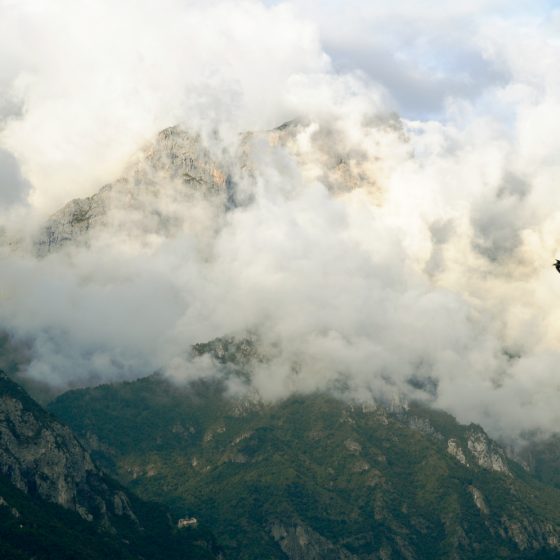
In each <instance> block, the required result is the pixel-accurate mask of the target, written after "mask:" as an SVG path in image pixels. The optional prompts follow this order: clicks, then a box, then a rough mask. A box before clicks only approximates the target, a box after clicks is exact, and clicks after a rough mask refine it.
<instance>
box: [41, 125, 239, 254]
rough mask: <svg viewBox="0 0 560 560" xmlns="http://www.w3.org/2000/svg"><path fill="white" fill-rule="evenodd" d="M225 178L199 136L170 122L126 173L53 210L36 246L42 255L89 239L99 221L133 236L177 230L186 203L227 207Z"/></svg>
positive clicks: (183, 221) (185, 221)
mask: <svg viewBox="0 0 560 560" xmlns="http://www.w3.org/2000/svg"><path fill="white" fill-rule="evenodd" d="M227 182H228V175H227V174H226V172H225V171H224V170H223V169H222V168H221V167H220V166H219V165H218V164H217V163H215V161H214V158H213V157H212V155H211V153H210V151H209V150H208V149H207V148H205V147H204V144H203V142H202V140H201V138H200V137H199V136H196V135H191V134H189V133H187V132H185V131H183V130H181V129H180V128H178V127H172V128H167V129H165V130H163V131H161V132H160V133H159V134H158V136H157V138H156V139H155V141H154V142H152V143H151V144H149V145H148V146H147V147H146V148H144V149H143V150H142V151H141V152H140V153H139V154H137V155H136V157H135V158H134V160H133V161H132V163H131V164H130V165H129V166H128V168H127V169H125V171H124V174H123V176H122V177H120V178H119V179H118V180H116V181H115V182H113V183H109V184H108V185H105V186H104V187H103V188H102V189H101V190H100V191H99V192H97V193H96V194H94V195H93V196H90V197H88V198H83V199H74V200H72V201H70V202H69V203H68V204H66V205H65V206H64V207H63V208H62V209H60V210H59V211H58V212H56V213H55V214H53V215H52V216H51V217H50V219H49V220H48V221H47V223H46V224H45V226H44V227H43V228H42V230H41V231H40V232H39V236H38V238H37V240H36V251H37V253H38V254H39V255H41V256H44V255H46V254H48V253H50V252H52V251H55V250H57V249H60V248H62V247H65V246H67V245H72V244H75V245H83V244H85V245H87V244H88V243H89V242H90V241H91V239H90V234H91V232H92V231H94V230H96V229H99V228H101V227H104V228H109V230H111V231H112V232H115V231H127V232H128V233H129V234H130V235H131V236H134V235H135V234H136V233H137V232H138V231H141V232H142V233H143V234H144V235H149V234H156V235H164V236H167V235H170V234H173V233H176V232H177V231H181V229H182V228H183V227H188V226H189V224H188V212H185V209H186V208H187V209H188V208H192V207H193V206H195V207H196V205H197V204H201V202H202V201H204V202H206V203H210V204H211V205H218V206H221V207H224V206H225V204H226V202H227ZM191 225H192V224H191Z"/></svg>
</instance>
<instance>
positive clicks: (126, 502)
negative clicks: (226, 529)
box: [0, 372, 214, 559]
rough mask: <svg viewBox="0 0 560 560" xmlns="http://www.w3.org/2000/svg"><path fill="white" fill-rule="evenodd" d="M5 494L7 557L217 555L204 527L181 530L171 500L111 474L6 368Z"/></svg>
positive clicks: (1, 387)
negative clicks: (140, 491)
mask: <svg viewBox="0 0 560 560" xmlns="http://www.w3.org/2000/svg"><path fill="white" fill-rule="evenodd" d="M0 495H1V499H0V535H2V538H1V539H0V540H1V541H2V545H1V546H2V547H4V551H5V553H6V556H3V557H6V558H10V557H14V558H17V557H18V555H20V556H21V557H33V558H92V559H93V558H100V559H101V558H108V557H111V558H131V559H132V558H141V557H142V558H146V559H147V558H154V559H157V558H177V559H179V558H182V559H186V558H213V557H214V555H213V554H212V553H211V552H210V551H209V550H207V549H209V543H210V541H209V540H208V541H207V542H205V541H204V538H202V535H201V534H200V533H198V532H197V531H187V532H185V531H176V530H174V529H173V527H172V525H171V520H170V519H169V517H168V515H167V513H166V511H165V509H164V508H162V507H160V506H158V505H154V504H148V503H145V502H142V501H141V500H139V499H138V498H136V497H135V496H133V495H131V494H130V493H128V492H127V491H126V490H125V489H124V488H123V487H122V486H121V485H119V484H118V483H116V482H114V481H112V480H111V479H109V478H108V477H107V476H105V475H104V474H103V472H102V471H101V470H100V469H99V468H98V467H97V466H96V465H95V463H94V462H93V460H92V458H91V456H90V455H89V453H88V452H87V451H86V450H85V449H84V448H83V446H82V445H81V444H80V443H79V442H78V440H77V439H76V438H75V437H74V435H73V434H72V432H71V431H70V429H69V428H67V427H66V426H64V425H62V424H61V423H60V422H58V421H57V420H55V419H54V418H53V417H52V416H51V415H50V414H48V413H47V412H46V411H45V410H43V409H42V408H41V407H40V406H39V405H38V404H37V403H36V402H35V401H33V400H32V399H31V398H30V397H29V396H28V395H27V394H26V393H25V391H24V390H23V389H22V388H21V387H19V386H18V385H16V384H15V383H13V382H12V381H11V380H10V379H9V378H8V377H7V376H6V375H5V374H4V373H1V372H0ZM197 541H200V542H201V545H198V544H197ZM0 550H2V548H0ZM8 554H9V555H8Z"/></svg>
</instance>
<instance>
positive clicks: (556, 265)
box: [552, 259, 560, 272]
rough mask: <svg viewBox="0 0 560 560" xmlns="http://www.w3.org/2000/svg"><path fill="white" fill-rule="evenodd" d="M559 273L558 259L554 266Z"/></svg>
mask: <svg viewBox="0 0 560 560" xmlns="http://www.w3.org/2000/svg"><path fill="white" fill-rule="evenodd" d="M552 266H553V267H554V268H555V269H556V270H557V271H558V272H560V261H559V260H558V259H556V262H555V263H554V264H553V265H552Z"/></svg>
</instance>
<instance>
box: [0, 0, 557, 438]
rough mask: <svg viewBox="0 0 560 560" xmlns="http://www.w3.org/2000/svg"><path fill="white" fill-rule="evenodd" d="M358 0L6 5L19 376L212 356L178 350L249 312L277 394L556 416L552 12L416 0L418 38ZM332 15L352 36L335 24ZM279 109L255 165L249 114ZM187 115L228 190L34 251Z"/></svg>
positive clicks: (494, 424)
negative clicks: (45, 225) (344, 0)
mask: <svg viewBox="0 0 560 560" xmlns="http://www.w3.org/2000/svg"><path fill="white" fill-rule="evenodd" d="M365 4H367V5H368V6H370V4H371V3H365V2H364V3H362V2H353V5H354V11H353V12H354V13H356V14H357V15H356V19H355V20H354V22H352V20H350V21H348V20H347V18H348V16H347V15H346V14H347V13H348V11H347V10H345V11H344V12H343V13H342V12H340V10H341V7H340V5H338V3H336V2H329V3H324V6H323V8H321V7H320V6H318V5H316V4H314V3H312V2H311V3H310V2H308V3H305V2H294V3H293V4H292V5H290V4H289V3H286V4H278V5H274V6H265V5H261V4H259V3H258V2H250V1H247V2H243V1H237V2H229V1H225V2H195V1H179V0H165V1H164V2H159V3H158V5H157V7H156V5H155V4H154V3H152V2H147V1H146V2H132V1H130V2H128V1H123V2H119V3H118V6H117V5H116V4H115V3H111V2H95V3H90V2H85V1H84V2H80V1H72V2H70V1H68V2H65V1H52V2H48V3H43V2H36V3H35V2H21V1H18V2H13V3H12V2H7V1H4V2H2V3H1V4H0V6H1V11H2V17H0V119H1V121H0V122H1V127H2V128H1V129H0V204H1V205H2V211H1V215H2V224H3V230H4V239H5V240H6V241H9V240H10V239H13V238H16V237H18V236H19V238H20V242H19V243H18V244H16V246H15V247H14V245H13V244H12V245H11V246H9V247H8V246H6V247H5V248H4V249H3V253H2V262H1V266H0V324H1V326H2V328H3V329H4V330H7V331H9V332H10V333H11V334H12V335H13V336H15V337H16V338H19V339H26V340H31V341H32V342H33V361H32V362H31V364H30V366H29V370H28V375H30V376H32V377H35V378H38V379H43V380H48V381H49V382H51V383H54V384H57V385H60V386H64V385H66V384H69V383H74V384H75V383H78V384H80V383H88V382H90V381H91V380H95V381H98V380H105V379H122V378H130V377H133V376H138V375H141V374H148V373H150V372H151V371H154V370H155V369H158V368H162V369H163V370H164V371H167V372H168V373H169V374H170V375H173V376H174V377H176V378H179V379H183V378H185V379H188V378H192V377H193V376H197V375H204V374H208V375H211V374H213V370H212V368H211V366H210V365H209V364H208V363H206V362H205V361H204V360H202V361H201V360H197V361H195V363H194V364H193V363H192V362H191V361H190V359H189V357H188V349H189V347H190V346H191V345H192V344H194V343H196V342H201V341H206V340H210V339H212V338H214V337H218V336H224V335H237V336H244V335H245V334H246V333H247V332H251V333H257V334H258V336H259V339H260V341H261V343H262V345H263V348H266V349H267V352H268V354H269V358H270V361H269V363H268V364H267V366H266V367H257V368H255V371H254V372H253V378H252V384H253V386H254V387H255V388H256V389H257V390H258V391H259V392H260V393H261V395H262V396H263V397H265V398H278V397H282V396H285V395H286V394H289V393H290V392H292V391H311V390H315V389H317V388H320V389H322V388H331V389H333V390H337V391H344V392H347V393H349V394H350V395H356V396H362V397H363V396H364V395H370V394H371V395H373V396H379V395H381V396H383V397H386V398H393V397H394V396H396V395H398V394H404V395H405V396H406V397H417V398H423V399H426V400H428V401H432V402H434V403H435V404H436V405H438V406H441V407H443V408H445V409H447V410H449V411H451V412H452V413H454V414H456V415H458V416H459V418H460V419H462V420H469V421H478V422H481V423H482V424H483V425H485V426H486V427H488V428H489V429H491V430H492V431H493V433H494V434H501V435H516V434H519V433H521V432H525V431H528V430H534V429H537V430H542V431H544V432H545V433H546V432H550V431H554V430H555V429H556V427H557V426H558V421H559V420H560V418H559V416H560V413H559V412H558V410H559V409H558V406H557V402H558V397H559V396H560V385H559V382H558V380H557V373H556V363H557V361H558V358H559V357H560V304H559V301H560V297H559V296H560V277H558V275H557V274H556V272H555V271H554V270H553V269H552V267H551V264H552V262H553V260H554V258H555V257H556V256H557V255H558V245H559V240H560V212H559V210H558V209H559V208H560V200H559V199H560V190H559V189H558V184H559V181H560V157H559V155H558V154H559V153H560V135H559V134H558V132H557V131H558V130H560V80H559V78H560V46H559V45H558V43H557V41H556V40H555V39H554V35H555V34H556V33H557V28H558V26H559V25H560V16H559V15H558V14H557V13H555V12H554V11H553V10H552V9H550V8H549V7H548V6H547V5H546V3H541V4H535V3H534V2H533V3H531V4H530V5H529V4H527V5H525V6H524V5H523V3H519V10H518V11H516V12H515V13H514V14H512V15H509V16H507V17H506V15H505V10H504V5H505V3H503V2H497V1H495V2H490V1H488V2H477V3H474V4H476V6H477V10H474V8H473V10H472V11H470V10H467V11H457V10H456V9H450V10H448V11H447V12H446V11H445V10H444V9H442V7H441V6H438V3H437V2H429V3H426V11H425V12H424V13H423V15H424V19H421V20H420V21H423V22H424V25H423V26H419V27H418V26H417V27H415V28H414V29H415V32H416V34H415V35H414V36H411V32H410V30H409V29H408V28H406V26H405V25H404V24H406V22H407V21H409V20H410V18H411V16H412V15H414V14H415V13H416V10H417V8H414V7H413V5H414V6H417V4H418V3H411V5H410V6H408V8H407V7H406V6H405V8H401V11H400V12H399V11H398V10H395V9H390V8H388V7H387V6H388V4H389V3H386V2H374V3H373V4H371V5H373V6H374V7H375V9H372V8H367V9H366V7H365ZM405 4H406V3H405ZM337 6H338V8H337ZM337 9H338V10H339V11H338V12H337ZM337 13H340V17H341V20H340V21H341V22H347V27H348V26H350V27H351V26H352V25H355V26H356V27H355V29H356V30H357V31H359V33H358V32H356V34H355V36H352V37H350V36H349V35H348V34H343V33H342V32H341V33H340V34H339V35H335V34H334V32H333V31H332V29H333V28H332V19H333V17H334V15H336V14H337ZM359 16H362V17H361V18H360V17H359ZM415 21H418V19H416V20H415ZM363 22H367V26H368V27H367V29H365V27H364V24H363ZM358 24H359V25H358ZM340 29H345V27H344V26H343V25H342V26H340ZM403 29H404V30H403ZM466 30H467V31H468V32H467V31H466ZM366 31H367V33H366ZM362 35H363V38H362V39H360V37H361V36H362ZM372 38H373V39H372ZM411 41H412V43H411ZM411 44H412V45H413V47H414V48H412V47H411V46H410V45H411ZM29 45H33V47H34V48H29ZM446 45H447V46H450V45H451V46H452V47H453V48H452V49H451V47H449V49H450V50H449V49H447V50H446ZM422 46H423V47H424V50H422ZM325 49H327V51H328V53H329V54H328V55H327V54H326V52H327V51H326V50H325ZM389 51H391V52H392V53H393V55H392V56H393V59H392V64H393V66H394V68H393V69H391V68H390V66H391V64H389V62H387V63H386V64H385V66H383V67H382V66H380V65H381V59H380V58H379V56H380V53H381V54H382V53H384V52H389ZM368 52H372V53H374V54H375V57H373V56H372V58H371V60H370V61H369V62H370V63H369V65H368V64H366V62H365V61H366V59H367V53H368ZM352 53H354V54H352ZM395 53H397V54H395ZM407 53H408V54H407ZM422 53H423V54H424V57H422V56H420V55H421V54H422ZM412 55H414V56H412ZM376 57H377V58H376ZM401 63H402V65H401V66H399V64H401ZM341 69H342V70H341ZM359 69H361V70H359ZM389 70H390V71H389ZM376 72H378V73H379V75H376ZM426 76H428V77H431V79H427V78H426ZM415 84H416V86H415ZM415 87H417V88H418V101H417V103H416V102H415V96H416V90H415ZM399 88H400V89H399ZM436 90H437V91H436ZM396 109H401V110H402V111H403V113H404V116H402V117H401V118H397V117H396V116H395V115H394V111H395V110H396ZM434 115H437V117H435V116H434ZM291 118H297V119H301V122H302V123H303V124H300V125H299V126H297V127H295V132H294V134H293V135H292V136H291V137H290V139H289V142H287V143H286V142H278V143H276V144H275V143H274V142H273V143H272V145H271V143H270V142H267V141H263V140H258V138H257V140H256V141H254V142H252V143H251V148H250V151H251V155H250V157H251V165H250V172H247V170H246V169H243V165H241V164H239V161H240V158H242V156H240V152H242V151H243V150H242V147H240V146H239V142H240V138H242V137H240V136H239V135H238V132H240V131H244V130H265V129H269V128H271V127H273V126H275V125H278V124H280V123H282V122H283V121H286V120H288V119H291ZM175 123H181V124H182V125H183V126H185V127H188V128H189V129H190V130H193V131H197V132H199V133H200V134H201V137H202V138H203V141H204V143H206V144H207V145H208V146H209V149H210V151H211V153H212V154H213V157H214V158H215V159H216V161H221V162H225V161H227V162H228V165H233V167H235V165H236V164H235V162H236V161H237V163H238V164H239V165H237V169H238V172H237V175H236V182H235V185H236V186H235V189H236V190H237V193H236V194H237V196H238V197H239V200H241V201H242V203H239V204H237V205H231V204H229V205H227V204H222V203H219V202H216V201H212V200H182V199H181V200H178V199H177V198H176V197H175V196H174V194H175V189H176V188H177V186H176V185H174V184H171V183H170V184H161V185H160V187H161V193H164V194H162V196H161V197H160V198H158V204H161V205H162V212H164V213H165V212H169V211H171V210H170V209H172V212H173V215H174V218H176V219H177V220H178V221H179V223H180V226H179V227H177V228H175V229H174V230H173V234H172V235H171V234H168V233H162V232H154V231H152V230H150V231H148V229H147V225H146V222H144V221H143V219H142V216H143V214H141V213H140V214H138V215H136V214H135V215H130V216H126V217H125V218H124V219H120V221H118V222H114V223H113V225H112V226H111V225H110V224H109V225H108V226H106V227H105V228H104V229H103V231H100V232H99V233H98V234H97V235H96V237H95V238H94V239H93V240H92V245H91V247H90V248H84V247H77V248H74V249H67V250H65V251H61V252H58V253H54V254H51V255H49V256H47V257H46V258H41V259H39V258H36V257H35V256H33V254H32V251H30V250H29V249H28V244H26V243H25V242H21V236H22V235H24V236H25V235H33V229H34V226H35V224H37V223H40V220H41V219H44V216H45V215H47V214H48V213H49V212H51V211H53V210H55V209H57V208H59V207H60V206H61V205H62V204H63V203H64V202H66V201H67V200H69V199H70V198H73V197H77V196H84V195H88V194H92V193H93V192H95V191H96V190H97V189H98V188H99V186H100V185H101V184H103V182H105V181H109V180H113V179H115V178H116V177H118V176H119V174H120V173H121V172H122V169H124V167H125V164H126V162H127V161H128V159H129V158H130V157H131V155H132V154H133V153H134V151H135V150H136V149H137V148H138V147H139V146H141V145H143V144H144V143H145V142H146V141H147V140H150V139H151V138H152V137H153V136H154V135H155V134H156V132H157V131H158V130H160V129H162V128H164V127H166V126H168V125H171V124H175ZM236 158H237V160H236ZM232 162H233V163H232ZM325 169H331V170H333V171H332V173H331V174H329V173H326V172H325ZM341 185H342V186H341ZM141 187H142V185H140V186H139V188H141ZM158 196H159V195H158ZM121 218H122V217H121ZM115 223H116V224H117V225H114V224H115ZM30 224H31V225H30ZM32 226H33V227H32ZM125 226H126V227H125ZM144 226H146V227H144ZM143 227H144V229H143ZM22 232H23V233H22ZM205 368H207V369H205Z"/></svg>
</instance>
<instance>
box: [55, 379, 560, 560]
mask: <svg viewBox="0 0 560 560" xmlns="http://www.w3.org/2000/svg"><path fill="white" fill-rule="evenodd" d="M50 409H51V411H52V412H54V413H55V414H57V415H59V416H60V417H61V418H63V419H64V420H65V421H66V422H68V423H69V424H70V425H71V426H73V428H74V429H75V430H76V431H77V433H79V434H80V436H81V437H82V438H83V441H85V442H87V444H88V446H89V447H90V448H91V449H92V451H93V453H94V454H95V456H96V457H97V458H98V459H99V461H102V462H103V464H104V465H105V466H106V467H107V468H109V469H111V470H112V472H113V473H114V474H115V475H116V476H117V477H119V478H120V480H122V481H123V482H127V483H129V484H130V485H131V486H132V487H134V488H135V489H136V490H137V491H138V492H140V493H141V494H142V495H143V496H145V497H159V498H161V499H165V501H166V502H167V503H168V504H170V505H171V506H172V507H173V508H175V510H176V511H177V512H185V511H187V512H190V511H197V512H200V516H201V518H202V519H203V520H204V521H205V522H207V523H209V524H210V525H211V526H212V527H213V528H215V530H216V531H217V534H218V537H219V539H220V541H221V542H222V543H223V544H224V546H225V547H226V552H227V557H228V558H239V559H247V560H249V559H254V558H278V559H280V558H289V559H290V560H293V559H306V560H307V559H317V560H318V559H323V560H324V559H366V558H367V559H378V558H379V559H387V558H406V559H433V558H438V559H448V558H457V559H459V558H460V559H469V558H473V559H474V558H476V559H493V560H494V559H496V558H557V557H560V551H559V547H560V544H559V543H560V492H559V491H557V490H554V489H550V488H547V487H544V486H543V485H541V484H540V483H539V482H537V481H536V480H535V479H534V478H532V477H531V476H530V475H529V474H528V473H527V472H525V471H524V469H523V468H522V467H521V466H520V465H518V464H516V463H513V462H511V461H509V460H508V459H507V458H506V456H505V454H504V453H503V451H502V450H501V448H500V447H499V446H498V445H497V444H496V443H494V442H493V441H492V440H490V439H489V438H488V436H487V435H486V434H485V433H484V431H483V430H482V429H481V428H480V427H478V426H475V425H470V426H462V425H459V424H457V423H456V422H455V421H454V420H453V418H451V417H450V416H448V415H446V414H443V413H439V412H434V411H428V410H425V409H423V408H420V407H418V406H410V407H409V408H408V409H402V408H399V409H396V410H393V411H392V412H390V411H388V410H387V409H386V408H383V407H374V406H371V405H358V404H349V403H345V402H343V401H340V400H337V399H335V398H333V397H331V396H328V395H325V394H315V395H308V396H294V397H292V398H289V399H288V400H285V401H283V402H279V403H275V404H268V405H267V404H264V403H262V402H260V401H258V400H251V399H246V398H245V399H234V398H229V397H227V396H226V395H225V394H224V393H223V391H222V387H221V386H220V383H218V382H215V383H198V384H195V385H193V386H191V387H190V388H178V387H175V386H173V385H171V384H169V383H168V382H167V381H166V380H164V379H163V378H161V377H158V376H152V377H150V378H146V379H142V380H139V381H136V382H131V383H122V384H115V385H106V386H101V387H98V388H94V389H86V390H78V391H71V392H69V393H66V394H64V395H62V396H61V397H59V398H58V399H57V400H56V401H54V402H53V403H52V405H51V407H50Z"/></svg>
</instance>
